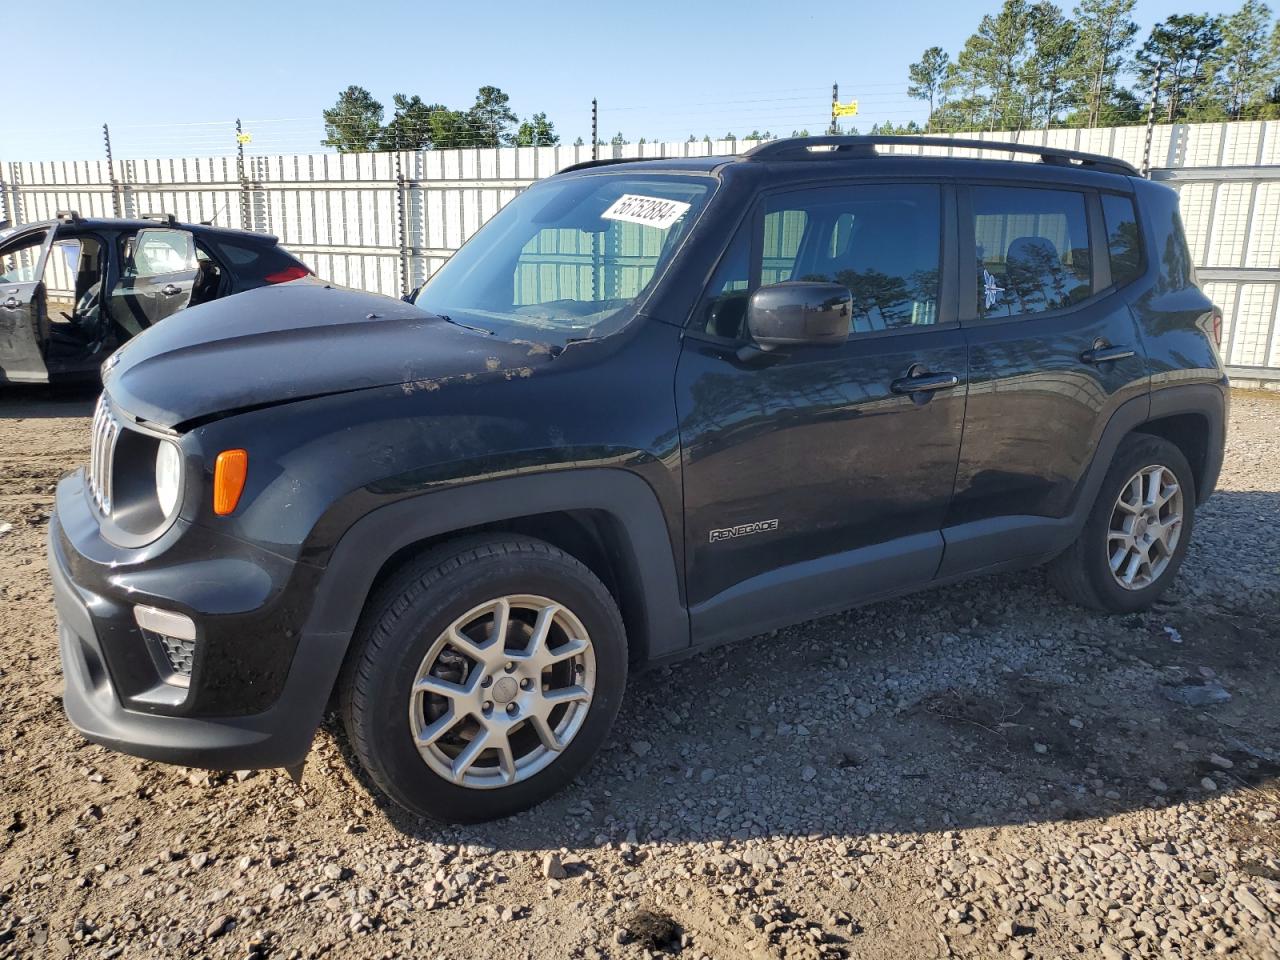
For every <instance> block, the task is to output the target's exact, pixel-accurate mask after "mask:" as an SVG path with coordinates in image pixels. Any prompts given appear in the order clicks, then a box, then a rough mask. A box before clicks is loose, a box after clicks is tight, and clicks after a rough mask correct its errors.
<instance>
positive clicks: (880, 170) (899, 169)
mask: <svg viewBox="0 0 1280 960" xmlns="http://www.w3.org/2000/svg"><path fill="white" fill-rule="evenodd" d="M880 146H911V147H918V148H923V147H946V148H950V149H964V150H972V151H981V152H986V153H988V154H991V153H996V154H1003V156H998V157H991V156H987V157H981V156H977V157H974V156H965V157H956V156H939V155H937V154H933V155H926V154H924V153H923V152H922V153H918V154H910V153H881V152H879V151H878V150H877V149H876V148H877V147H880ZM814 147H825V148H828V149H826V150H820V151H815V150H813V149H812V148H814ZM1015 156H1026V157H1028V159H1029V158H1030V157H1033V156H1034V157H1035V158H1036V159H1038V160H1039V162H1038V163H1029V162H1027V160H1016V159H1013V158H1014V157H1015ZM762 164H763V165H765V166H766V167H767V169H768V170H769V171H770V172H771V173H775V174H778V173H790V174H792V175H794V176H795V178H796V179H810V178H816V177H820V176H827V177H829V176H831V175H833V174H837V173H838V174H842V175H850V174H852V175H854V176H863V175H866V174H885V173H888V174H891V175H901V174H904V173H907V174H909V175H914V176H946V177H948V178H958V179H975V180H976V179H991V178H999V177H1004V176H1012V177H1015V178H1017V179H1029V178H1035V179H1044V180H1049V181H1052V182H1064V181H1070V180H1071V179H1073V178H1074V177H1076V176H1079V177H1082V178H1083V180H1084V182H1087V183H1093V184H1099V183H1100V181H1108V180H1109V181H1111V183H1110V185H1111V186H1113V187H1118V188H1119V189H1124V190H1128V189H1130V187H1129V185H1128V183H1127V182H1126V181H1127V178H1129V177H1137V176H1139V174H1138V171H1137V170H1135V169H1134V168H1133V167H1132V166H1130V165H1129V164H1128V163H1125V162H1124V161H1123V160H1118V159H1116V158H1114V157H1106V156H1102V155H1100V154H1091V153H1081V152H1079V151H1075V150H1060V149H1057V148H1053V147H1039V146H1035V145H1031V144H1019V143H1007V142H1000V141H989V140H964V139H956V138H949V137H919V136H913V137H905V136H903V137H897V136H884V137H877V136H871V137H860V136H849V137H846V136H822V137H788V138H785V139H782V140H770V141H764V142H761V143H759V144H757V145H756V146H754V147H752V148H751V149H750V150H748V151H746V152H745V153H741V154H733V155H723V156H712V157H663V158H657V157H654V158H643V157H635V158H617V159H613V158H610V159H602V160H588V161H585V162H583V163H577V164H573V165H572V166H569V167H566V168H565V169H564V170H562V171H560V173H561V174H565V173H582V172H588V171H594V172H604V171H606V170H607V171H609V172H615V171H616V172H627V173H634V172H637V171H640V170H643V171H653V172H670V173H677V172H679V173H712V174H721V173H724V172H726V171H728V170H731V169H734V168H742V167H746V166H747V165H751V166H755V167H757V168H758V167H759V166H760V165H762Z"/></svg>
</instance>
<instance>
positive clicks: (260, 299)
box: [103, 280, 553, 427]
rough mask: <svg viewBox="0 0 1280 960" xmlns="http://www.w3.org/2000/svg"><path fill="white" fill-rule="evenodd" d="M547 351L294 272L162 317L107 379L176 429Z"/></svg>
mask: <svg viewBox="0 0 1280 960" xmlns="http://www.w3.org/2000/svg"><path fill="white" fill-rule="evenodd" d="M552 356H553V352H552V351H551V350H549V349H548V348H547V347H546V345H541V344H531V343H528V342H525V341H515V342H510V341H505V340H500V339H498V338H497V337H492V336H487V335H485V334H483V333H480V332H476V331H473V330H469V329H467V328H464V327H460V326H457V325H455V324H452V323H450V322H448V321H447V320H445V319H444V318H442V317H438V316H435V315H434V314H430V313H426V312H425V311H423V310H419V309H418V308H417V307H415V306H412V305H411V304H408V303H404V302H403V301H400V300H392V299H390V298H389V297H382V296H378V295H376V294H371V293H361V292H359V291H356V290H348V289H344V288H341V287H332V286H329V285H327V284H324V283H321V282H319V281H315V280H297V281H294V282H292V283H285V284H278V285H275V286H269V287H262V288H260V289H257V290H251V291H248V292H247V293H241V294H236V295H235V296H232V297H227V298H225V299H222V300H215V301H213V302H212V303H208V304H203V305H201V306H199V307H193V308H192V309H190V310H183V311H181V312H179V313H177V314H175V315H174V316H172V317H169V318H168V319H166V320H164V321H162V322H161V323H158V324H156V326H154V327H151V328H150V329H148V330H146V331H144V332H143V333H142V334H141V335H140V336H138V337H135V338H134V339H133V340H130V341H129V342H128V343H126V344H125V345H124V346H123V347H121V348H120V349H119V350H118V351H116V353H115V355H114V356H113V357H112V358H111V359H110V360H108V362H107V365H106V367H105V368H104V377H103V379H104V383H105V385H106V388H107V390H108V391H109V392H110V394H111V396H112V398H113V399H114V400H115V402H116V403H117V404H119V406H120V407H121V408H122V409H124V410H125V411H127V412H128V413H129V414H131V415H133V416H135V417H137V418H138V419H139V420H144V421H147V422H150V423H155V424H159V425H161V426H164V427H176V426H178V425H180V424H183V423H188V422H190V421H192V420H196V419H201V418H205V417H210V416H216V415H218V414H222V413H228V412H230V411H233V410H239V409H245V408H249V407H261V406H267V405H271V404H276V403H286V402H288V401H290V400H299V399H302V398H305V397H317V396H324V395H326V394H333V393H345V392H348V391H351V390H361V389H366V388H369V387H382V386H389V385H393V384H404V383H416V382H433V381H434V382H439V381H443V380H448V379H449V378H453V377H464V376H467V375H471V376H476V375H483V374H489V375H503V374H506V375H508V376H510V375H511V372H512V371H519V373H520V375H522V376H528V375H529V374H530V373H531V372H532V370H533V369H534V368H536V367H538V366H541V365H542V364H545V363H547V362H549V361H550V360H551V358H552ZM468 379H470V377H468Z"/></svg>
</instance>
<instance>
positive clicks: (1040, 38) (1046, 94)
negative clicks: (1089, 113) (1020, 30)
mask: <svg viewBox="0 0 1280 960" xmlns="http://www.w3.org/2000/svg"><path fill="white" fill-rule="evenodd" d="M1030 26H1031V35H1030V43H1031V55H1030V56H1029V57H1028V58H1027V61H1026V64H1025V67H1024V75H1023V87H1024V88H1025V90H1026V91H1027V98H1028V101H1029V104H1028V110H1027V113H1028V115H1029V116H1030V117H1032V118H1033V119H1035V120H1038V121H1040V122H1041V123H1042V125H1043V126H1044V128H1045V129H1046V130H1047V129H1048V128H1049V127H1050V126H1051V125H1052V124H1053V123H1054V122H1055V121H1056V120H1057V119H1058V115H1059V113H1061V112H1062V110H1064V109H1065V108H1067V107H1068V106H1069V105H1070V101H1071V95H1070V90H1071V81H1072V70H1073V64H1074V62H1075V55H1076V49H1077V46H1078V44H1079V41H1080V35H1079V32H1078V31H1077V30H1076V26H1075V24H1074V23H1072V22H1071V21H1070V20H1068V19H1067V18H1066V17H1064V16H1063V15H1062V10H1061V9H1060V8H1059V7H1057V6H1056V5H1054V4H1053V3H1050V2H1048V0H1041V2H1039V3H1037V4H1035V6H1033V7H1032V8H1031V14H1030Z"/></svg>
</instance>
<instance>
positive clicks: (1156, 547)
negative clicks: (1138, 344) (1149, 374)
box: [1049, 433, 1196, 613]
mask: <svg viewBox="0 0 1280 960" xmlns="http://www.w3.org/2000/svg"><path fill="white" fill-rule="evenodd" d="M1195 503H1196V493H1195V478H1194V477H1193V475H1192V473H1191V467H1190V465H1189V464H1188V463H1187V458H1186V457H1184V456H1183V455H1182V451H1181V450H1179V449H1178V448H1177V447H1176V446H1174V445H1173V444H1172V443H1170V442H1169V441H1168V440H1165V439H1163V438H1161V437H1156V436H1151V435H1148V434H1141V433H1135V434H1131V435H1130V436H1129V437H1127V438H1126V439H1125V440H1124V441H1123V442H1122V443H1121V445H1120V448H1119V450H1117V451H1116V456H1115V459H1114V460H1113V461H1112V464H1111V468H1110V469H1109V470H1108V471H1107V475H1106V477H1105V478H1104V479H1103V481H1102V488H1101V489H1100V490H1099V491H1098V498H1097V500H1096V501H1095V502H1094V505H1093V509H1092V510H1091V511H1090V513H1089V517H1088V519H1087V520H1086V521H1085V525H1084V529H1083V530H1082V531H1081V533H1080V537H1079V538H1078V539H1077V540H1076V542H1075V543H1073V544H1072V545H1071V546H1070V547H1068V548H1067V550H1066V551H1065V552H1064V553H1063V554H1062V555H1061V556H1059V557H1057V558H1056V559H1054V560H1053V561H1052V562H1051V563H1050V564H1049V581H1050V582H1051V583H1052V584H1053V585H1054V586H1055V587H1056V588H1057V589H1058V591H1059V592H1060V593H1062V595H1063V596H1065V597H1066V598H1067V599H1069V600H1074V601H1076V602H1077V603H1080V604H1083V605H1084V606H1087V607H1093V608H1094V609H1096V610H1105V611H1108V612H1112V613H1133V612H1136V611H1139V610H1145V609H1147V608H1148V607H1150V606H1151V605H1152V604H1153V603H1155V602H1156V600H1158V599H1159V598H1160V595H1161V594H1162V593H1164V591H1165V590H1166V589H1168V587H1169V584H1171V583H1172V582H1173V579H1174V577H1175V576H1177V573H1178V567H1179V566H1181V565H1182V559H1183V557H1184V556H1185V555H1186V552H1187V543H1188V542H1189V541H1190V539H1191V530H1192V527H1193V526H1194V524H1195Z"/></svg>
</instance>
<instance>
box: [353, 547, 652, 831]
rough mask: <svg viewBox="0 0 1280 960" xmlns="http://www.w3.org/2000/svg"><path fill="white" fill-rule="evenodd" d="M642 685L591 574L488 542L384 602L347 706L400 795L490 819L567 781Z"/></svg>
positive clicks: (610, 605)
mask: <svg viewBox="0 0 1280 960" xmlns="http://www.w3.org/2000/svg"><path fill="white" fill-rule="evenodd" d="M626 675H627V656H626V638H625V635H624V633H623V627H622V620H621V617H620V616H619V614H618V609H617V606H616V604H615V603H614V601H613V598H612V597H611V596H610V594H609V592H608V590H606V589H605V587H604V585H603V584H602V583H601V582H600V580H599V579H598V578H597V577H596V576H595V575H594V574H592V573H591V571H590V570H588V569H587V568H586V567H585V566H583V564H581V563H579V562H578V561H577V560H576V559H574V558H573V557H570V556H569V555H568V554H566V553H564V552H563V551H561V550H558V549H556V548H555V547H553V546H551V545H550V544H547V543H543V542H541V541H537V540H528V539H523V538H491V539H485V540H481V541H475V540H472V541H470V542H459V543H457V544H454V545H446V546H445V547H444V548H443V549H437V550H435V551H432V552H430V553H428V554H427V555H425V556H424V557H422V558H421V559H420V560H419V561H418V562H417V563H414V564H412V565H411V566H410V567H409V568H408V569H406V570H405V571H404V572H403V573H402V574H400V575H399V576H397V577H395V578H393V579H392V580H391V581H390V582H389V583H388V585H387V586H386V587H385V588H383V589H382V590H380V591H379V593H378V595H377V596H376V597H375V598H374V600H373V601H371V603H370V605H369V608H368V609H367V610H366V615H365V617H364V618H363V619H362V621H361V627H360V630H359V631H358V635H357V647H356V650H355V653H354V654H353V657H352V660H351V662H350V663H349V664H348V669H347V671H346V675H345V677H344V684H343V691H342V693H343V695H342V706H343V714H344V719H345V722H346V727H347V733H348V737H349V738H350V741H351V744H352V747H353V749H354V750H355V753H356V755H357V757H358V758H359V760H360V762H361V764H362V765H363V766H364V767H365V769H366V770H367V771H368V773H369V775H370V776H371V777H372V779H373V781H374V782H375V783H376V784H377V786H378V787H379V788H380V789H382V790H383V791H384V792H385V793H386V794H387V795H388V796H389V797H391V799H393V800H394V801H396V802H397V803H399V804H400V805H401V806H403V807H405V808H407V809H409V810H411V811H413V812H415V813H419V814H422V815H425V816H429V817H432V818H434V819H438V820H446V821H452V822H476V821H481V820H490V819H494V818H496V817H502V816H507V815H508V814H512V813H517V812H519V811H521V810H524V809H526V808H528V807H531V806H533V805H534V804H536V803H538V802H540V801H541V800H543V799H545V798H546V797H548V796H550V795H551V794H552V793H554V792H555V791H557V790H559V789H560V788H561V787H563V786H564V785H566V784H567V783H568V782H569V781H570V780H571V779H572V778H573V777H574V775H575V774H576V773H577V772H578V771H579V770H580V769H581V768H582V767H583V765H584V764H585V763H586V762H587V761H588V760H589V759H590V758H591V756H592V755H593V754H594V753H595V751H596V750H597V749H598V748H599V747H600V745H601V744H602V743H603V742H604V739H605V737H606V736H607V734H608V732H609V728H610V727H611V726H612V724H613V720H614V717H615V716H616V715H617V712H618V707H619V705H620V703H621V699H622V691H623V687H624V685H625V682H626Z"/></svg>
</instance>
